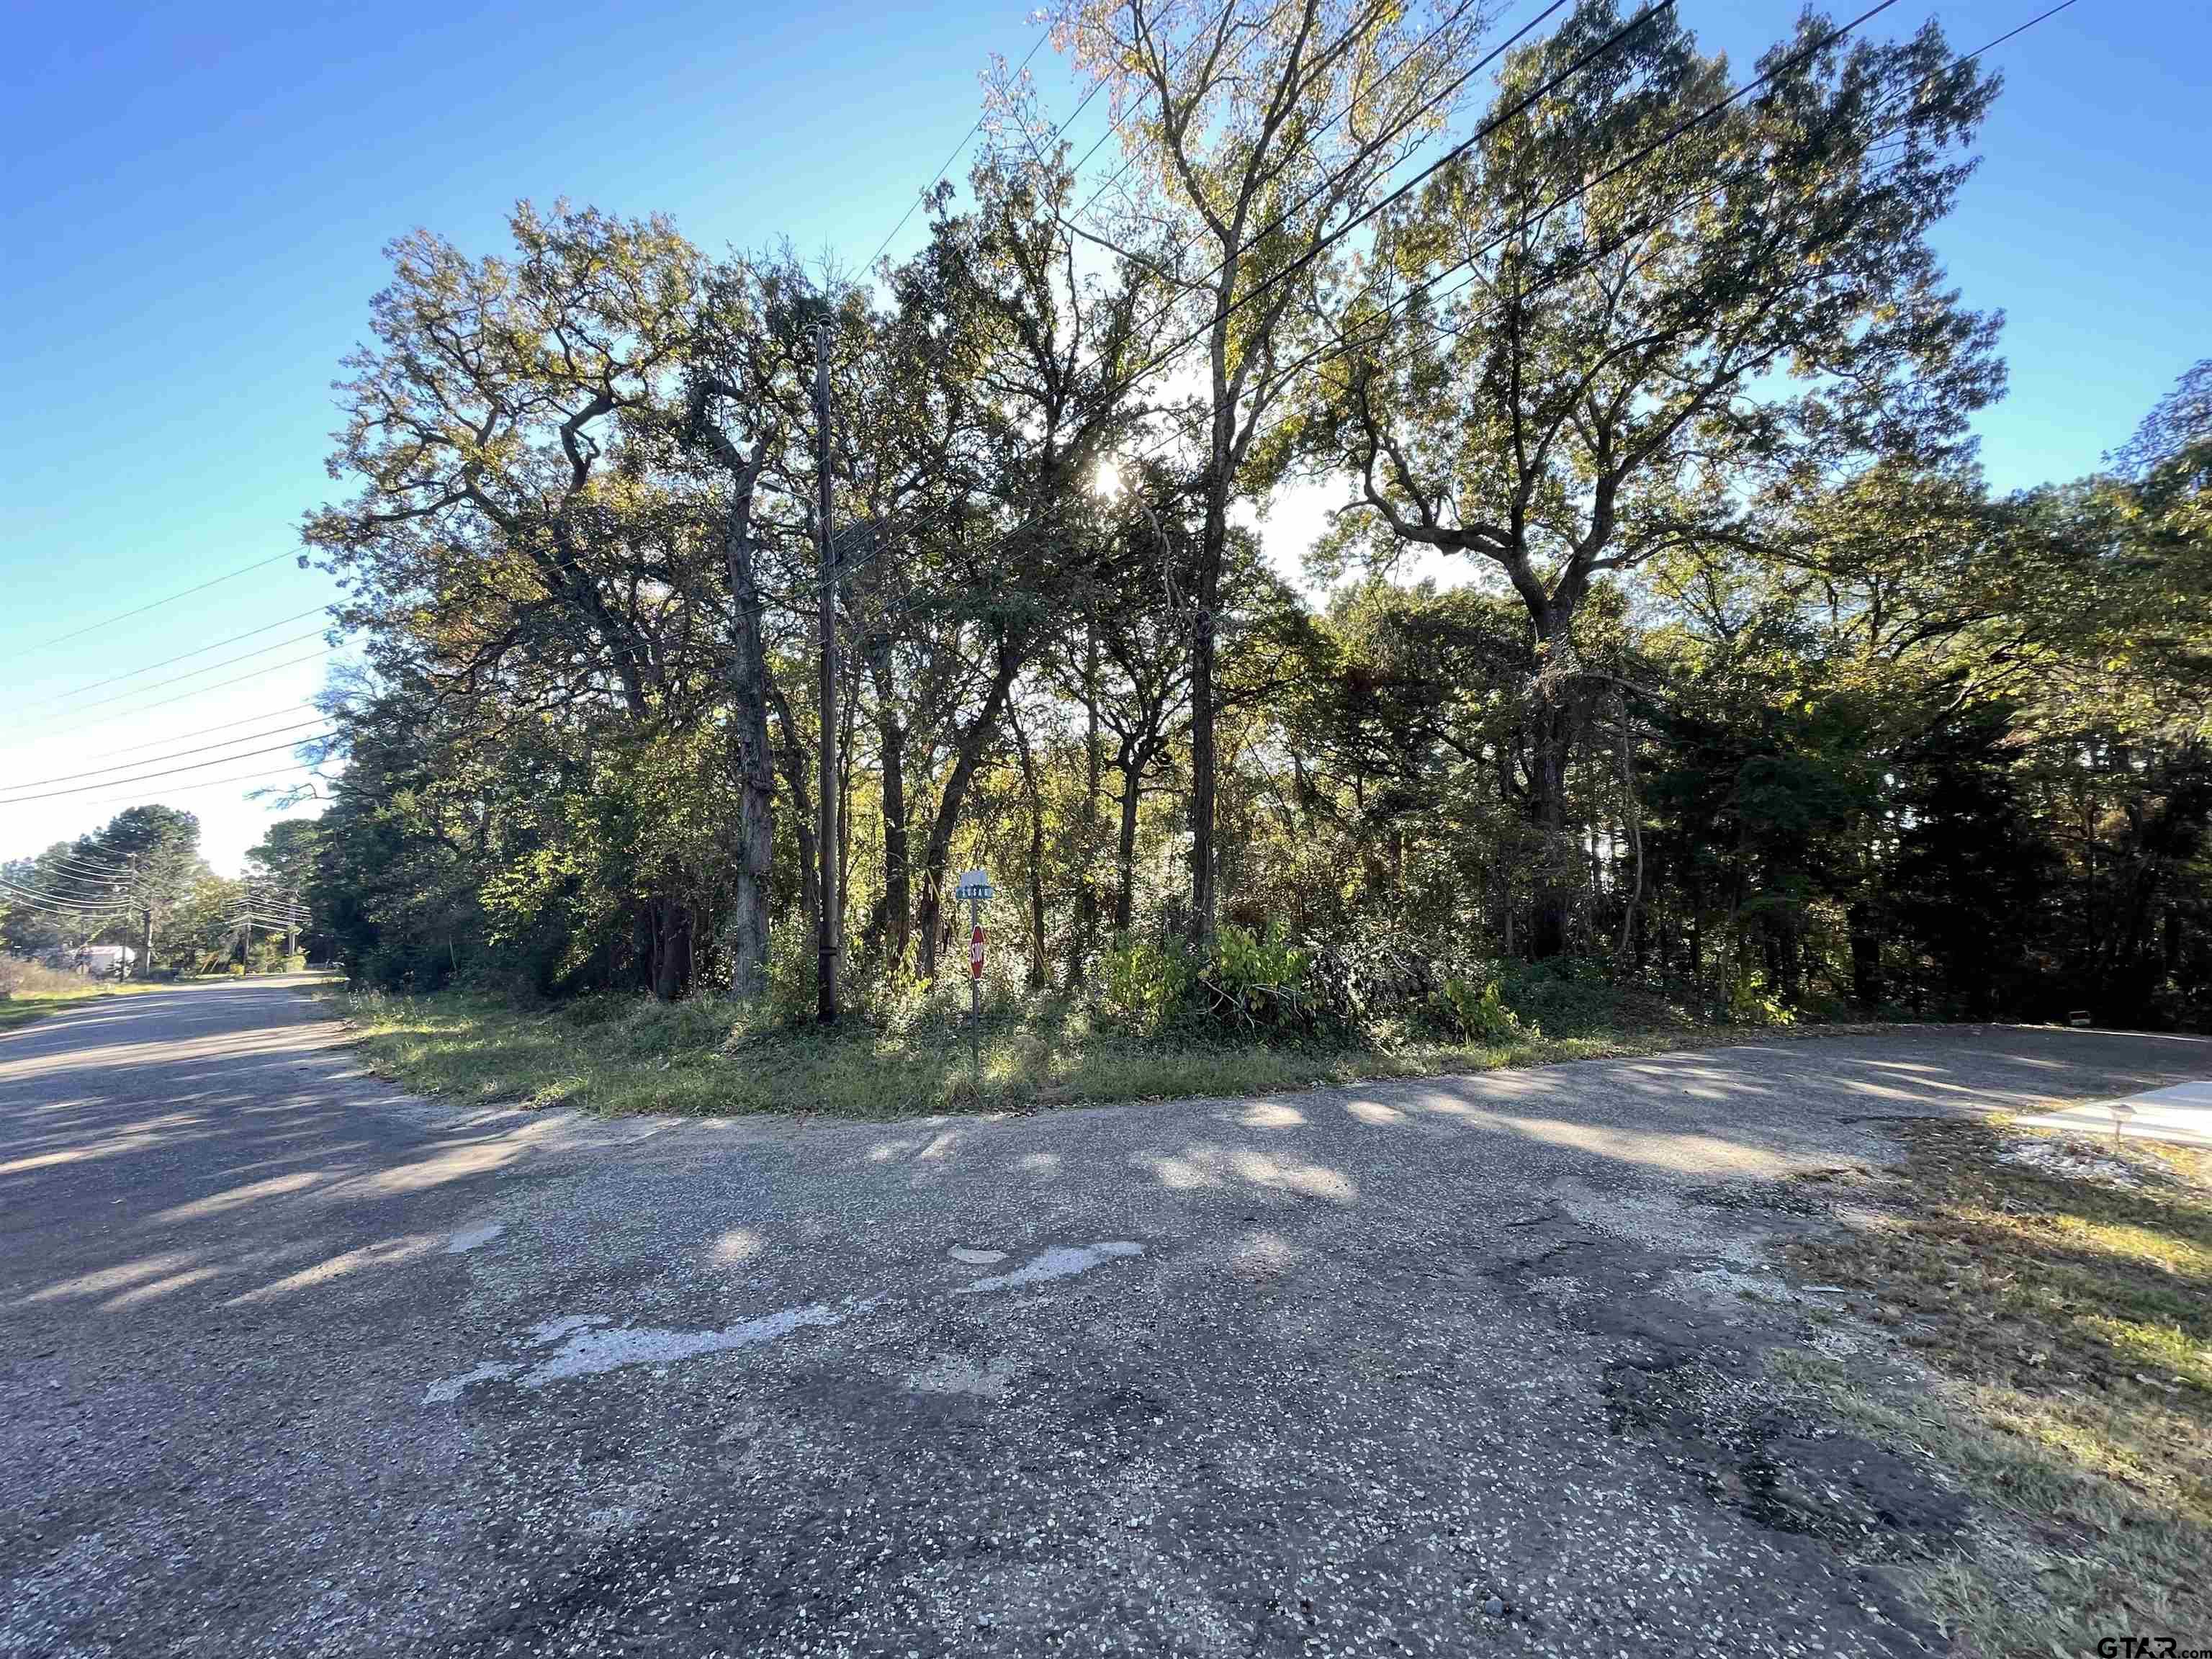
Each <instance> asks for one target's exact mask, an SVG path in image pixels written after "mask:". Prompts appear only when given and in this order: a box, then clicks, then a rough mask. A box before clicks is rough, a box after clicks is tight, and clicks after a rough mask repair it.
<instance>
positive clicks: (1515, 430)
mask: <svg viewBox="0 0 2212 1659" xmlns="http://www.w3.org/2000/svg"><path fill="white" fill-rule="evenodd" d="M1619 27H1620V18H1619V14H1618V11H1617V9H1616V8H1615V7H1614V5H1613V3H1611V0H1586V3H1584V4H1583V5H1582V6H1580V7H1579V8H1578V9H1577V10H1576V12H1575V14H1574V15H1573V16H1572V18H1571V20H1570V21H1568V22H1567V23H1566V24H1565V25H1564V26H1562V27H1561V28H1560V29H1559V32H1558V33H1555V34H1554V35H1553V36H1552V37H1551V38H1550V39H1548V40H1545V41H1544V42H1543V43H1541V45H1537V46H1529V47H1527V48H1525V49H1523V50H1522V51H1520V52H1516V53H1514V54H1513V55H1512V57H1511V58H1510V59H1509V60H1508V62H1507V64H1506V67H1505V70H1504V73H1503V76H1501V80H1500V85H1499V98H1500V100H1501V104H1502V106H1503V107H1504V112H1505V114H1504V118H1502V119H1499V120H1498V121H1497V122H1496V123H1495V124H1494V125H1486V128H1485V130H1484V134H1483V137H1482V138H1481V141H1480V143H1477V144H1475V145H1474V147H1473V148H1472V149H1470V150H1468V152H1467V153H1466V154H1465V155H1463V156H1462V157H1460V158H1458V159H1456V160H1455V161H1453V162H1452V163H1451V164H1450V165H1449V166H1448V167H1445V168H1443V170H1442V171H1441V172H1439V173H1438V174H1437V176H1436V178H1435V179H1434V180H1433V181H1432V182H1431V184H1430V185H1428V186H1427V187H1426V188H1425V190H1424V191H1422V192H1421V194H1420V196H1419V199H1418V200H1415V201H1410V202H1409V203H1407V204H1406V205H1405V206H1404V207H1403V208H1402V209H1401V210H1397V211H1395V212H1394V213H1393V214H1392V215H1391V216H1390V217H1389V222H1388V224H1387V226H1386V227H1385V228H1384V229H1383V231H1382V232H1381V233H1380V234H1379V235H1378V238H1377V249H1376V258H1375V260H1374V261H1373V264H1372V265H1371V266H1370V268H1369V270H1368V271H1367V272H1365V273H1363V277H1364V280H1363V283H1362V285H1361V286H1360V287H1359V288H1358V289H1357V290H1356V291H1355V292H1354V294H1353V295H1352V296H1350V298H1349V300H1348V301H1347V304H1346V313H1345V320H1344V323H1343V325H1342V328H1341V335H1340V337H1341V339H1342V342H1343V347H1344V349H1343V352H1342V354H1341V356H1340V359H1339V360H1337V362H1335V364H1334V366H1333V367H1332V369H1331V371H1330V373H1329V374H1328V376H1327V377H1326V384H1325V386H1324V388H1323V391H1322V393H1321V394H1320V395H1319V396H1318V397H1317V398H1316V407H1315V408H1314V410H1312V411H1311V413H1312V418H1313V425H1314V428H1315V434H1316V441H1318V442H1319V443H1320V445H1321V446H1322V452H1323V453H1325V454H1326V455H1327V456H1328V458H1329V459H1331V460H1332V461H1334V462H1335V463H1336V464H1338V465H1341V466H1343V467H1344V468H1345V469H1346V470H1347V471H1349V472H1350V473H1351V474H1352V477H1353V478H1354V479H1355V480H1356V481H1357V490H1358V494H1357V496H1356V500H1355V502H1354V507H1353V510H1354V511H1355V513H1362V514H1365V515H1369V516H1370V518H1371V520H1372V521H1373V523H1374V525H1375V527H1376V530H1377V531H1379V532H1380V533H1381V535H1382V537H1383V539H1384V543H1385V544H1386V545H1388V544H1391V543H1402V544H1418V545H1422V546H1426V547H1431V548H1434V549H1437V550H1440V551H1443V552H1446V553H1451V554H1456V555H1462V556H1468V557H1470V558H1473V559H1475V560H1478V561H1480V562H1482V563H1484V564H1485V565H1486V566H1487V567H1489V568H1492V570H1494V571H1495V572H1497V573H1498V575H1499V576H1501V577H1502V578H1503V579H1504V581H1505V582H1506V583H1507V584H1508V585H1510V588H1511V590H1512V592H1514V593H1515V594H1516V596H1517V597H1518V598H1519V599H1520V601H1521V603H1522V606H1523V608H1524V609H1525V611H1526V613H1527V617H1528V626H1529V629H1530V630H1531V633H1532V635H1533V638H1534V647H1535V653H1536V671H1535V673H1534V677H1533V679H1532V682H1531V684H1530V687H1529V709H1528V719H1529V720H1530V722H1531V724H1532V726H1533V730H1534V740H1533V741H1532V743H1531V744H1530V747H1529V768H1530V772H1529V794H1530V799H1531V804H1532V806H1533V809H1534V814H1535V817H1536V819H1537V822H1538V823H1539V824H1540V825H1541V829H1542V830H1543V832H1544V834H1545V835H1546V836H1547V838H1548V839H1549V840H1550V841H1551V842H1553V844H1554V846H1555V847H1556V845H1557V843H1559V842H1560V841H1562V840H1563V839H1564V838H1565V837H1566V836H1568V834H1569V830H1570V825H1569V823H1568V812H1567V805H1568V803H1567V769H1568V765H1569V763H1570V759H1571V756H1572V754H1573V752H1574V749H1575V746H1576V744H1577V740H1578V738H1579V734H1580V730H1581V727H1582V726H1583V724H1584V723H1586V721H1587V720H1588V719H1589V709H1590V707H1591V698H1592V693H1593V690H1594V689H1595V688H1594V686H1593V683H1592V682H1593V677H1592V676H1591V674H1590V673H1589V670H1588V668H1587V665H1585V664H1584V663H1583V661H1582V659H1581V656H1580V654H1579V652H1578V649H1577V637H1576V619H1577V615H1578V614H1579V611H1580V610H1581V607H1582V605H1583V601H1584V599H1586V597H1587V596H1588V595H1589V592H1591V590H1592V587H1593V585H1594V584H1595V583H1596V582H1598V581H1599V580H1601V579H1602V578H1604V577H1606V576H1607V575H1608V574H1617V573H1625V572H1627V571H1630V570H1632V569H1634V568H1636V567H1638V565H1641V564H1643V563H1644V562H1647V561H1650V560H1652V559H1654V558H1656V557H1658V556H1662V555H1663V554H1665V553H1667V552H1668V551H1669V550H1677V549H1695V548H1703V549H1716V548H1726V547H1732V546H1733V547H1743V546H1749V545H1755V544H1758V543H1759V541H1760V540H1761V539H1762V538H1763V534H1764V531H1765V522H1766V519H1767V516H1768V514H1769V513H1771V511H1772V509H1773V508H1774V507H1775V505H1776V503H1777V501H1778V500H1780V501H1786V500H1787V499H1788V497H1789V496H1790V494H1791V493H1792V492H1800V491H1803V490H1805V489H1809V488H1812V487H1814V485H1815V484H1816V483H1820V481H1823V480H1826V479H1831V478H1832V477H1835V476H1837V475H1838V473H1840V472H1842V471H1846V470H1848V469H1850V468H1851V467H1853V466H1856V465H1863V463H1864V462H1866V461H1867V460H1869V459H1875V458H1881V457H1898V456H1905V457H1910V458H1911V460H1912V461H1913V462H1914V464H1916V465H1921V466H1923V467H1924V466H1933V465H1939V464H1941V463H1942V461H1943V460H1945V459H1946V458H1948V457H1950V456H1954V455H1956V454H1958V453H1960V452H1961V451H1963V450H1964V449H1965V448H1966V447H1967V446H1968V445H1969V443H1970V442H1971V440H1970V438H1969V436H1968V435H1967V432H1966V416H1967V415H1968V414H1969V413H1971V412H1972V410H1974V409H1976V408H1978V407H1980V406H1981V405H1982V404H1984V403H1986V402H1988V401H1989V400H1990V398H1993V397H1995V396H1996V393H1997V392H1998V390H1999V389H2000V387H2001V386H2002V368H2001V366H2000V364H1999V363H1998V362H1997V361H1996V358H1995V356H1993V353H1992V344H1993V342H1994V338H1995V334H1996V323H1995V322H1994V321H1993V320H1991V319H1986V318H1983V317H1980V316H1977V315H1975V314H1974V313H1970V312H1967V311H1965V310H1962V309H1961V308H1960V307H1959V305H1958V303H1957V296H1956V295H1955V294H1954V292H1951V291H1949V290H1947V289H1944V287H1943V286H1942V268H1941V266H1940V265H1939V264H1938V263H1937V260H1936V255H1935V252H1934V251H1933V249H1932V248H1931V247H1930V246H1929V243H1928V240H1927V233H1928V231H1929V228H1930V227H1931V226H1932V225H1934V224H1935V222H1936V221H1937V220H1939V219H1940V218H1942V216H1943V215H1944V214H1945V213H1946V212H1948V210H1949V208H1950V206H1951V204H1952V202H1953V201H1954V198H1955V197H1956V195H1957V192H1958V190H1959V187H1960V185H1961V184H1962V183H1963V182H1964V180H1965V179H1966V175H1967V173H1969V171H1970V170H1971V166H1972V164H1971V162H1970V161H1966V160H1964V159H1960V155H1959V152H1960V149H1962V147H1963V146H1964V145H1965V144H1966V143H1967V141H1968V140H1969V139H1970V138H1971V137H1972V134H1973V132H1974V131H1975V130H1976V129H1977V127H1978V125H1979V123H1980V121H1981V119H1982V117H1983V115H1984V112H1985V111H1986V109H1987V107H1988V106H1989V102H1990V99H1991V98H1992V97H1993V96H1994V94H1995V91H1996V83H1995V82H1994V80H1993V79H1991V78H1990V77H1989V76H1984V75H1983V74H1982V73H1980V72H1979V71H1978V70H1976V69H1975V68H1974V67H1973V66H1972V64H1954V63H1952V62H1951V60H1950V58H1949V56H1948V52H1947V50H1946V48H1945V46H1944V44H1943V41H1942V36H1941V35H1940V33H1937V32H1936V29H1935V27H1934V26H1933V25H1932V24H1931V25H1929V26H1928V27H1925V28H1923V30H1921V32H1920V33H1918V34H1917V35H1916V36H1914V37H1913V39H1912V40H1910V41H1906V42H1903V43H1899V44H1890V45H1875V44H1866V43H1862V44H1859V45H1857V46H1852V47H1851V48H1850V50H1848V51H1844V50H1843V49H1841V48H1840V47H1839V46H1837V45H1835V44H1834V41H1833V36H1834V33H1835V32H1834V31H1833V29H1832V26H1831V25H1830V24H1829V23H1828V22H1827V21H1826V20H1825V19H1823V18H1820V17H1818V16H1814V15H1808V16H1807V17H1805V18H1804V19H1802V20H1801V21H1800V23H1799V26H1798V29H1797V32H1796V34H1795V35H1794V36H1793V37H1792V38H1791V39H1790V40H1785V41H1784V42H1782V43H1781V44H1779V45H1778V46H1774V47H1773V48H1771V50H1770V51H1769V52H1767V53H1766V54H1765V57H1763V58H1761V59H1760V64H1759V66H1760V69H1761V70H1762V71H1763V72H1764V73H1765V75H1766V76H1768V79H1767V81H1766V83H1765V88H1764V89H1763V90H1762V91H1761V92H1760V93H1759V95H1758V96H1757V97H1755V98H1753V99H1750V100H1744V101H1741V102H1740V103H1737V104H1735V105H1734V106H1729V107H1727V108H1724V109H1723V108H1721V107H1720V106H1721V104H1722V102H1723V100H1724V99H1725V98H1726V97H1727V95H1728V93H1727V72H1726V70H1727V66H1726V64H1725V63H1724V62H1723V60H1722V59H1720V58H1716V57H1705V56H1701V55H1700V54H1699V52H1697V51H1696V48H1695V44H1694V41H1693V40H1692V36H1691V35H1690V33H1688V31H1687V30H1686V29H1684V28H1683V27H1681V26H1680V24H1678V23H1676V22H1675V21H1674V20H1673V18H1672V16H1671V15H1668V16H1664V17H1655V18H1653V19H1652V20H1650V21H1647V22H1646V23H1645V24H1644V25H1643V27H1640V28H1638V29H1637V30H1635V31H1634V32H1632V33H1630V34H1629V35H1628V36H1627V37H1626V40H1623V41H1622V42H1621V44H1620V47H1619V49H1617V50H1615V51H1613V52H1610V53H1608V54H1607V56H1606V57H1605V58H1603V59H1602V60H1601V61H1599V62H1597V63H1595V64H1592V65H1591V66H1590V67H1589V68H1588V69H1586V70H1583V72H1582V73H1580V74H1576V75H1571V76H1569V75H1565V70H1566V69H1567V68H1568V67H1569V66H1571V64H1575V63H1576V62H1577V61H1578V60H1580V59H1581V58H1583V57H1584V56H1585V55H1587V54H1589V52H1591V50H1592V48H1593V46H1594V43H1595V42H1597V41H1600V40H1605V39H1607V38H1609V37H1610V36H1611V35H1612V34H1613V33H1614V32H1615V31H1616V30H1617V29H1618V28H1619ZM1563 76H1564V78H1562V77H1563ZM1554 81H1557V82H1558V83H1559V84H1558V85H1557V87H1556V88H1555V89H1554V90H1553V91H1552V92H1551V93H1550V94H1548V95H1546V96H1544V97H1541V98H1536V97H1534V96H1532V95H1531V94H1533V93H1534V90H1535V89H1536V88H1540V87H1543V86H1547V85H1551V84H1552V83H1553V82H1554ZM1654 145H1656V149H1650V153H1649V154H1648V155H1647V154H1645V151H1646V149H1647V147H1650V146H1654ZM1462 267H1464V268H1465V269H1466V270H1467V271H1468V276H1467V278H1466V279H1465V281H1464V283H1462V285H1461V286H1459V287H1457V288H1455V289H1447V290H1444V291H1443V294H1441V295H1439V294H1438V293H1437V291H1436V284H1437V281H1438V280H1439V279H1440V278H1441V277H1443V276H1447V275H1449V274H1450V273H1453V272H1455V271H1456V270H1459V269H1461V268H1462ZM1554 861H1555V862H1556V860H1554ZM1566 902H1567V901H1566V896H1565V891H1564V890H1563V888H1562V886H1561V884H1559V881H1558V880H1557V879H1553V881H1551V882H1549V883H1548V884H1547V890H1546V891H1545V893H1544V894H1543V896H1542V897H1541V902H1539V904H1538V906H1537V909H1536V913H1535V917H1534V949H1535V950H1536V951H1537V952H1538V954H1540V955H1545V954H1550V953H1553V952H1556V951H1559V950H1561V949H1563V948H1564V947H1565V915H1566Z"/></svg>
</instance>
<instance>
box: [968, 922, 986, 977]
mask: <svg viewBox="0 0 2212 1659" xmlns="http://www.w3.org/2000/svg"><path fill="white" fill-rule="evenodd" d="M968 977H969V978H970V979H981V978H982V977H983V928H982V925H981V923H978V924H977V925H976V928H975V932H974V933H970V934H969V936H968Z"/></svg>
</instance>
